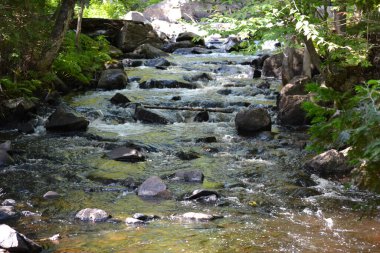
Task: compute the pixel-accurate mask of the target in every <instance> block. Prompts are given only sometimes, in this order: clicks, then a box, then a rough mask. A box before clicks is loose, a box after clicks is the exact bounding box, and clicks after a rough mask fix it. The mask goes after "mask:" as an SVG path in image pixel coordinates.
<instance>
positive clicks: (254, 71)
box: [253, 69, 261, 78]
mask: <svg viewBox="0 0 380 253" xmlns="http://www.w3.org/2000/svg"><path fill="white" fill-rule="evenodd" d="M260 77H261V70H259V69H255V70H253V78H260Z"/></svg>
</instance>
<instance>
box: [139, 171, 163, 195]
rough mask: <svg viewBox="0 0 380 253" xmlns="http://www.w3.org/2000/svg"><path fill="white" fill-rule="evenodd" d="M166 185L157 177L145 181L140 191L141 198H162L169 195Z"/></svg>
mask: <svg viewBox="0 0 380 253" xmlns="http://www.w3.org/2000/svg"><path fill="white" fill-rule="evenodd" d="M167 192H168V191H167V188H166V184H165V183H164V182H163V181H162V180H161V178H159V177H157V176H152V177H150V178H148V179H147V180H145V181H144V182H143V183H142V185H140V187H139V189H138V195H139V196H141V197H162V196H165V195H167Z"/></svg>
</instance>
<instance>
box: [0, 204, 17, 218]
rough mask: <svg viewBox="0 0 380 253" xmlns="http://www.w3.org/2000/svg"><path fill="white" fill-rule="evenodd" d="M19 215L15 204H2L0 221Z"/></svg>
mask: <svg viewBox="0 0 380 253" xmlns="http://www.w3.org/2000/svg"><path fill="white" fill-rule="evenodd" d="M15 217H17V213H16V211H15V210H14V206H0V221H1V220H9V219H13V218H15Z"/></svg>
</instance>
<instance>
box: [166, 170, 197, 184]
mask: <svg viewBox="0 0 380 253" xmlns="http://www.w3.org/2000/svg"><path fill="white" fill-rule="evenodd" d="M203 179H204V175H203V173H202V171H200V170H181V171H177V172H176V173H175V174H174V178H173V180H180V181H185V182H196V183H202V182H203Z"/></svg>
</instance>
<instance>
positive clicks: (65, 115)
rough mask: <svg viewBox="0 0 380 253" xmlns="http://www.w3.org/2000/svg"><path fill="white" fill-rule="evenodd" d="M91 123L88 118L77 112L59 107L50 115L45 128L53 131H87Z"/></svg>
mask: <svg viewBox="0 0 380 253" xmlns="http://www.w3.org/2000/svg"><path fill="white" fill-rule="evenodd" d="M89 123H90V122H89V121H88V120H87V119H86V118H84V117H82V116H79V115H77V114H76V113H75V112H70V111H68V110H66V109H64V108H63V107H59V108H58V109H57V110H55V112H54V113H53V114H51V115H50V116H49V118H48V121H47V123H46V124H45V128H46V130H48V131H52V132H71V131H86V130H87V127H88V124H89Z"/></svg>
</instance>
